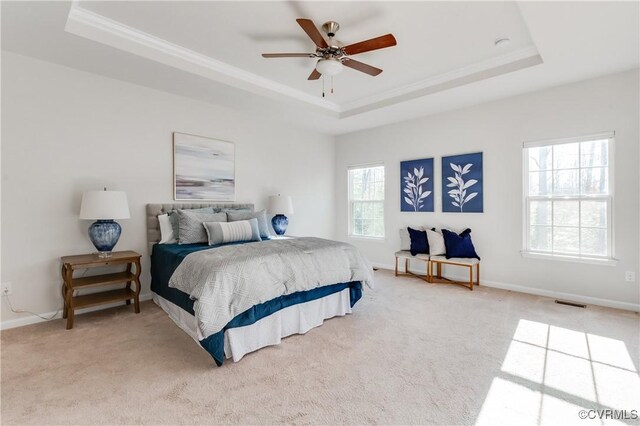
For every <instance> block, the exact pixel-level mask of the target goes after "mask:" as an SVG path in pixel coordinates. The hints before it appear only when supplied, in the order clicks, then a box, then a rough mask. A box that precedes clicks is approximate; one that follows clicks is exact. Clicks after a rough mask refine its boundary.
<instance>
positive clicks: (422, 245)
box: [407, 227, 429, 256]
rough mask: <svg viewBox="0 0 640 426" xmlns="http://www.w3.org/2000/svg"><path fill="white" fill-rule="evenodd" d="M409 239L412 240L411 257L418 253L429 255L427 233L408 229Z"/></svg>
mask: <svg viewBox="0 0 640 426" xmlns="http://www.w3.org/2000/svg"><path fill="white" fill-rule="evenodd" d="M407 231H409V238H411V249H410V250H409V251H410V252H411V256H415V255H416V254H418V253H421V254H429V240H427V232H426V231H420V230H417V229H413V228H409V227H407Z"/></svg>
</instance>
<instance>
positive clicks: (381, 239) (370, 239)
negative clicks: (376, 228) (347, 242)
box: [347, 235, 387, 243]
mask: <svg viewBox="0 0 640 426" xmlns="http://www.w3.org/2000/svg"><path fill="white" fill-rule="evenodd" d="M347 237H348V238H349V239H351V240H361V241H368V242H372V243H384V242H385V241H386V240H387V239H386V238H385V237H364V236H362V235H347Z"/></svg>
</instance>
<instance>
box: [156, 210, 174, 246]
mask: <svg viewBox="0 0 640 426" xmlns="http://www.w3.org/2000/svg"><path fill="white" fill-rule="evenodd" d="M158 222H160V242H159V243H158V244H175V243H177V242H178V241H177V240H176V237H175V236H174V235H173V227H172V226H171V221H170V220H169V215H168V214H161V215H158Z"/></svg>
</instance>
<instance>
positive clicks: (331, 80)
mask: <svg viewBox="0 0 640 426" xmlns="http://www.w3.org/2000/svg"><path fill="white" fill-rule="evenodd" d="M331 93H332V94H333V76H331Z"/></svg>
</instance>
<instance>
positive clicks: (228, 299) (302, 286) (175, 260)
mask: <svg viewBox="0 0 640 426" xmlns="http://www.w3.org/2000/svg"><path fill="white" fill-rule="evenodd" d="M202 207H213V208H214V209H216V210H221V211H224V210H251V211H253V210H254V206H253V204H209V203H204V204H202V203H201V204H185V203H172V204H148V205H147V236H148V243H149V252H150V254H151V290H152V295H153V301H154V302H155V303H156V304H157V305H158V306H159V307H160V308H162V309H163V310H164V311H165V312H166V313H167V314H168V315H169V317H170V318H171V319H172V320H173V321H174V322H175V323H176V325H178V327H180V328H181V329H182V330H183V331H185V332H186V333H187V334H188V335H189V336H191V337H192V338H193V339H194V340H195V341H196V342H197V343H198V344H199V345H200V346H201V347H202V348H203V349H204V350H205V351H207V352H208V353H209V354H210V355H211V357H212V358H213V360H214V361H215V363H216V364H217V365H218V366H220V365H222V363H223V362H224V360H225V359H232V360H233V361H234V362H237V361H239V360H240V359H241V358H242V357H243V356H244V355H246V354H247V353H250V352H253V351H256V350H258V349H260V348H263V347H266V346H271V345H277V344H279V343H280V342H281V340H282V339H283V338H285V337H287V336H290V335H293V334H304V333H306V332H307V331H309V330H311V329H312V328H315V327H318V326H320V325H322V323H323V322H324V320H326V319H329V318H332V317H336V316H344V315H347V314H350V313H351V310H352V308H353V306H354V305H355V304H356V303H357V302H358V300H360V298H361V297H362V291H363V285H365V286H371V285H372V284H373V274H372V268H371V266H370V265H369V263H368V262H367V261H366V259H364V258H363V257H362V256H361V254H360V253H359V252H358V250H357V249H356V248H355V247H353V246H351V245H349V244H346V243H340V242H335V241H329V240H322V239H318V238H276V239H272V240H268V241H261V242H251V243H229V244H223V245H219V246H208V245H207V244H182V245H179V244H158V242H159V241H160V229H159V228H160V227H159V222H158V218H157V217H158V215H160V214H164V213H168V212H170V211H171V210H174V209H196V208H202Z"/></svg>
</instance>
